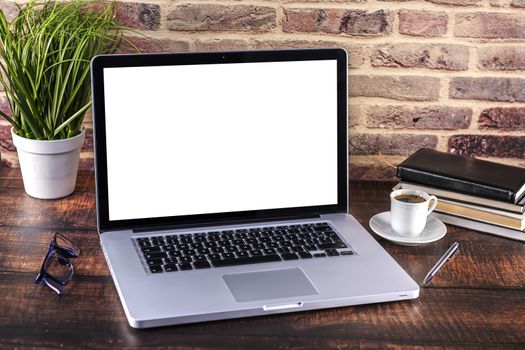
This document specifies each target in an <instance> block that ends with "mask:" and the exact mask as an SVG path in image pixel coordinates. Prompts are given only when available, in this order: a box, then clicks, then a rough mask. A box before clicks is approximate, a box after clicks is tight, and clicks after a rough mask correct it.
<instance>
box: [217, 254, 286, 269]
mask: <svg viewBox="0 0 525 350" xmlns="http://www.w3.org/2000/svg"><path fill="white" fill-rule="evenodd" d="M273 261H281V257H280V256H279V255H277V254H271V255H262V256H251V257H246V258H237V259H222V260H220V259H218V260H212V261H211V263H212V264H213V266H215V267H224V266H235V265H247V264H258V263H265V262H273Z"/></svg>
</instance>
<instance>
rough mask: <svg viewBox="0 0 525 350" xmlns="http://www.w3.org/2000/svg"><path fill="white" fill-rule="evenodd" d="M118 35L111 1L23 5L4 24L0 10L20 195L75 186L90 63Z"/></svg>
mask: <svg viewBox="0 0 525 350" xmlns="http://www.w3.org/2000/svg"><path fill="white" fill-rule="evenodd" d="M121 38H122V31H121V27H120V26H118V25H117V23H116V22H115V3H106V2H100V1H97V2H94V1H84V0H72V1H69V2H53V1H49V0H45V1H44V2H39V1H34V0H31V1H29V3H27V4H25V5H22V6H20V7H19V13H18V15H17V17H16V18H15V19H14V20H13V21H12V22H11V23H8V22H7V20H6V17H5V15H4V13H3V12H1V11H0V57H1V58H2V60H3V62H0V70H1V72H0V73H1V74H0V84H1V85H2V86H3V88H4V90H5V93H6V96H7V99H8V101H9V105H10V107H11V114H12V115H11V116H9V115H7V114H6V113H3V112H1V111H0V114H1V115H2V116H3V117H4V119H6V120H7V121H8V122H9V123H11V125H12V129H11V134H12V137H13V143H14V145H15V146H16V148H17V153H18V158H19V162H20V168H21V171H22V178H23V180H24V188H25V191H26V192H27V193H28V194H29V195H30V196H32V197H36V198H43V199H52V198H60V197H64V196H67V195H69V194H71V193H72V192H73V191H74V189H75V183H76V176H77V169H78V162H79V158H80V148H81V146H82V144H83V142H84V137H85V131H84V129H83V127H82V122H83V119H84V115H85V113H86V111H87V110H88V109H89V107H90V105H91V99H90V76H89V70H90V60H91V58H92V57H93V56H95V55H97V54H102V53H113V52H115V50H116V49H117V47H118V45H119V43H120V40H121Z"/></svg>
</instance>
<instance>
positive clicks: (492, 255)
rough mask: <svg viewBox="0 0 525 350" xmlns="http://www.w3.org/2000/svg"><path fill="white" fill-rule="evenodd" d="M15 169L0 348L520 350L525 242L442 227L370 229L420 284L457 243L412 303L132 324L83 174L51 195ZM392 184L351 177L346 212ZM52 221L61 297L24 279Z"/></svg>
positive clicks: (1, 193)
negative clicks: (65, 259) (402, 234)
mask: <svg viewBox="0 0 525 350" xmlns="http://www.w3.org/2000/svg"><path fill="white" fill-rule="evenodd" d="M19 174H20V173H19V170H18V169H7V168H3V169H0V298H1V299H0V347H1V348H19V349H25V348H34V347H44V348H53V349H58V348H97V349H100V348H111V347H127V348H136V347H141V348H142V347H145V348H152V347H177V348H192V349H193V348H196V349H208V348H210V349H211V348H213V349H215V348H219V349H236V348H263V349H271V348H285V349H302V348H315V349H324V348H337V349H345V348H374V349H376V348H394V349H395V348H400V349H416V348H420V347H421V346H428V347H432V348H436V349H442V348H469V349H479V348H490V349H492V348H525V289H524V286H525V244H523V243H519V242H515V241H511V240H507V239H503V238H498V237H495V236H491V235H487V234H481V233H478V232H473V231H469V230H467V229H462V228H454V227H452V226H448V234H447V235H446V236H445V238H443V239H442V240H440V241H438V242H434V243H430V244H427V245H422V246H417V247H405V246H399V245H396V244H393V243H390V242H388V241H386V240H383V239H381V238H379V237H378V236H375V235H374V237H375V238H376V239H377V240H378V241H379V242H380V243H381V245H382V246H383V247H384V248H385V249H386V250H387V251H388V252H389V253H390V254H391V255H392V256H393V257H394V258H395V259H396V260H397V261H398V262H399V264H400V265H401V266H402V267H403V268H404V269H405V270H406V271H407V272H408V273H409V274H410V275H411V276H412V277H413V278H414V279H415V280H416V281H418V282H419V283H421V281H422V279H423V277H424V275H425V273H426V272H427V271H428V270H429V269H430V268H431V267H432V266H433V264H434V263H435V262H436V261H437V260H438V259H439V257H440V256H441V254H443V252H444V251H445V250H446V249H447V248H448V247H449V246H450V245H451V244H452V242H454V241H458V242H460V253H459V254H458V255H457V256H456V257H455V258H454V259H453V260H452V261H451V262H449V263H448V264H447V265H446V266H445V267H444V268H443V269H442V270H441V271H440V273H439V274H438V275H437V276H436V277H435V278H434V280H433V281H432V282H431V283H430V284H429V285H425V286H423V287H422V288H421V293H420V297H419V298H418V299H416V300H412V301H401V302H394V303H382V304H373V305H363V306H355V307H344V308H336V309H329V310H319V311H308V312H299V313H292V314H284V315H277V316H265V317H255V318H244V319H235V320H226V321H217V322H207V323H200V324H191V325H182V326H172V327H164V328H157V329H147V330H135V329H132V328H130V327H129V325H128V323H127V321H126V318H125V315H124V311H123V309H122V306H121V304H120V301H119V298H118V295H117V292H116V290H115V287H114V285H113V281H112V279H111V276H110V274H109V271H108V268H107V266H106V262H105V260H104V257H103V255H102V251H101V248H100V246H99V242H98V235H97V232H96V219H95V194H94V175H93V173H91V172H80V173H79V176H78V183H77V190H76V191H75V193H74V194H73V195H71V196H69V197H67V198H64V199H61V200H54V201H47V200H37V199H33V198H31V197H29V196H28V195H27V194H25V192H24V189H23V184H22V180H21V177H20V175H19ZM392 185H393V184H392V183H381V182H352V183H351V186H350V198H351V210H350V211H351V213H352V214H353V215H354V216H355V217H356V218H357V219H358V220H359V221H360V222H361V223H362V224H363V225H364V226H365V227H366V228H367V229H369V226H368V221H369V219H370V218H371V216H372V215H374V214H376V213H378V212H381V211H385V210H388V208H389V202H388V197H387V194H388V193H389V191H390V189H391V188H392ZM55 230H58V231H60V232H63V233H65V234H66V235H67V236H68V237H69V238H70V239H71V240H73V241H74V242H76V243H77V244H78V245H79V247H80V248H81V249H82V255H81V257H80V258H78V259H77V271H76V274H75V276H74V280H73V281H72V283H70V284H69V285H68V286H67V287H66V293H67V294H66V295H65V296H64V297H62V298H59V297H58V296H57V295H56V294H55V293H54V292H52V291H51V290H50V289H49V288H47V287H46V286H44V285H35V284H34V283H33V280H34V278H35V275H36V273H37V271H38V270H39V268H40V264H41V262H42V259H43V255H44V254H45V253H46V252H47V247H48V244H49V241H50V239H51V238H52V235H53V232H54V231H55ZM356 283H358V282H357V281H356ZM144 297H145V298H147V297H148V296H144Z"/></svg>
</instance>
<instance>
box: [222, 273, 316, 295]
mask: <svg viewBox="0 0 525 350" xmlns="http://www.w3.org/2000/svg"><path fill="white" fill-rule="evenodd" d="M223 278H224V281H225V282H226V284H227V285H228V288H230V291H231V292H232V294H233V296H234V297H235V300H237V301H239V302H242V301H255V300H264V299H278V298H289V297H296V296H297V297H298V296H305V295H315V294H319V293H318V292H317V290H316V289H315V287H314V285H313V284H312V283H311V282H310V280H309V279H308V277H306V275H305V274H304V272H303V271H302V270H301V269H299V268H292V269H281V270H271V271H260V272H247V273H237V274H232V275H224V276H223Z"/></svg>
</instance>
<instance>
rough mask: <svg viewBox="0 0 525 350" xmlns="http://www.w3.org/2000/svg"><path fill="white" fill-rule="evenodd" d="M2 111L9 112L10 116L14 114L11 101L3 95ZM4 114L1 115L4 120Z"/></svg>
mask: <svg viewBox="0 0 525 350" xmlns="http://www.w3.org/2000/svg"><path fill="white" fill-rule="evenodd" d="M0 111H2V112H4V113H5V114H7V115H8V116H9V117H11V116H12V115H13V114H12V113H11V106H10V105H9V101H8V100H7V97H5V96H2V97H0ZM3 119H4V118H2V116H0V120H3Z"/></svg>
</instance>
